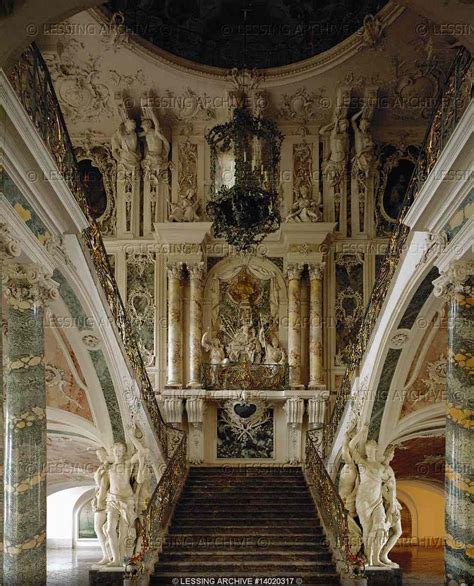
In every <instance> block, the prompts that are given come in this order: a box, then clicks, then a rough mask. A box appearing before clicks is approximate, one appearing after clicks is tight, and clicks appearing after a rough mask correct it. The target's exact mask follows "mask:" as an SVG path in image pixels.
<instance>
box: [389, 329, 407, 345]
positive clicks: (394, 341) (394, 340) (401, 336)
mask: <svg viewBox="0 0 474 586" xmlns="http://www.w3.org/2000/svg"><path fill="white" fill-rule="evenodd" d="M409 339H410V333H409V330H407V331H402V330H398V331H397V332H395V334H394V335H393V336H392V337H391V338H390V347H391V348H395V349H399V348H403V347H404V346H405V345H406V343H407V342H408V340H409Z"/></svg>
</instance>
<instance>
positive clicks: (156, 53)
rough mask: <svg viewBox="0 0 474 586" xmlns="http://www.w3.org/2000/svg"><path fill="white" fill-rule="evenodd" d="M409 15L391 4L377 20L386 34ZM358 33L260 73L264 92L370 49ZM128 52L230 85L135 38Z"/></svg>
mask: <svg viewBox="0 0 474 586" xmlns="http://www.w3.org/2000/svg"><path fill="white" fill-rule="evenodd" d="M404 11H405V7H403V6H400V5H398V4H395V3H393V2H389V3H388V4H387V5H385V6H384V7H383V8H382V9H381V10H380V12H378V13H377V15H376V16H377V18H378V19H379V20H380V22H381V23H382V27H383V29H384V30H385V29H386V28H387V27H388V26H390V25H391V24H392V23H393V22H395V21H396V20H397V19H398V18H399V17H400V16H401V15H402V14H403V12H404ZM89 14H90V15H91V16H92V17H93V18H94V19H95V20H96V21H97V22H99V23H100V24H101V25H107V24H108V23H109V20H110V14H109V13H107V12H106V11H105V10H104V9H103V8H92V9H91V10H89ZM360 30H361V29H359V30H357V31H356V32H355V33H353V34H352V35H351V36H349V37H348V38H347V39H344V40H343V41H341V42H340V43H338V44H337V45H336V46H334V47H332V48H331V49H328V50H327V51H323V52H322V53H320V54H319V55H315V56H314V57H310V58H309V59H304V60H303V61H298V62H297V63H293V64H291V65H284V66H282V67H271V68H266V69H259V70H258V71H259V73H261V74H262V75H263V80H262V82H261V84H260V85H261V87H262V89H264V88H270V87H273V86H275V85H280V84H281V83H288V82H291V83H293V82H298V81H303V80H305V79H307V78H309V77H313V76H315V75H320V74H321V73H323V72H325V71H327V70H329V69H332V68H334V67H336V66H338V65H340V64H341V63H343V62H344V61H347V59H349V58H350V57H352V56H353V55H355V54H356V53H358V52H359V51H361V50H364V49H366V46H365V45H364V41H363V36H362V35H361V34H360ZM127 48H128V49H129V50H130V51H132V52H133V53H135V54H137V55H139V56H141V57H143V58H145V59H147V60H148V61H150V62H153V63H155V64H157V63H158V64H161V65H162V66H163V67H164V68H165V69H168V70H170V71H173V72H175V73H176V72H180V73H181V74H186V75H188V76H190V77H194V78H196V77H198V78H200V79H202V78H207V79H214V80H216V81H222V82H225V83H227V81H228V80H227V76H228V73H229V70H227V69H223V68H221V67H213V66H210V65H202V64H199V63H195V62H193V61H190V60H189V59H184V58H183V57H178V56H176V55H173V54H172V53H170V52H168V51H165V50H164V49H161V48H160V47H157V46H156V45H154V44H153V43H151V42H149V41H147V40H145V39H143V38H141V37H139V36H138V35H135V34H131V35H130V41H129V43H127Z"/></svg>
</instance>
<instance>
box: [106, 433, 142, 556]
mask: <svg viewBox="0 0 474 586" xmlns="http://www.w3.org/2000/svg"><path fill="white" fill-rule="evenodd" d="M135 432H136V428H134V429H132V432H131V433H130V439H131V441H132V443H133V445H134V446H135V448H136V450H137V451H136V452H135V453H134V454H133V455H132V456H131V457H129V455H128V453H127V452H128V450H127V446H126V445H125V444H124V443H123V442H116V443H115V444H114V445H113V446H112V454H113V462H112V463H110V464H109V466H108V476H109V490H108V492H107V499H106V502H107V505H106V512H107V520H106V524H105V535H106V537H107V540H108V545H109V547H110V554H111V560H110V561H109V562H108V563H107V566H122V565H123V562H124V558H125V556H126V555H130V553H131V551H132V550H133V546H134V542H135V537H136V535H135V521H136V519H137V516H138V510H137V509H138V507H137V504H138V503H137V500H138V499H139V492H140V489H141V485H142V484H143V482H144V474H145V469H146V458H147V456H148V454H149V451H148V449H147V448H145V447H144V446H143V445H142V444H141V443H140V441H139V440H138V438H137V437H136V434H135Z"/></svg>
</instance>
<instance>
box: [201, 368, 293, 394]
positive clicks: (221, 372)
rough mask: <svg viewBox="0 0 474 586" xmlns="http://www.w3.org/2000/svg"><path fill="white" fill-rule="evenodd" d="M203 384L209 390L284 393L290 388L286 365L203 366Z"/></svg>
mask: <svg viewBox="0 0 474 586" xmlns="http://www.w3.org/2000/svg"><path fill="white" fill-rule="evenodd" d="M201 373H202V376H201V382H202V386H203V388H204V389H207V390H217V389H224V390H229V391H231V390H240V389H243V390H260V391H270V390H274V391H282V390H283V389H285V388H288V367H287V366H286V365H285V364H249V363H248V362H242V363H240V362H238V363H229V364H207V363H206V364H203V365H202V367H201Z"/></svg>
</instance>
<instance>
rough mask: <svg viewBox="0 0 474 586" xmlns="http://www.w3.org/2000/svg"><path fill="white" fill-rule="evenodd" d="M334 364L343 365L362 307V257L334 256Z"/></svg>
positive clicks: (350, 255) (358, 255) (354, 255)
mask: <svg viewBox="0 0 474 586" xmlns="http://www.w3.org/2000/svg"><path fill="white" fill-rule="evenodd" d="M335 260H336V263H335V264H336V300H335V314H336V364H343V362H344V349H345V348H346V346H347V344H348V342H349V341H350V340H349V336H350V333H351V329H352V327H353V326H354V323H355V320H356V319H357V317H358V315H359V313H360V312H361V311H362V310H363V307H364V277H363V272H364V257H363V255H362V254H361V253H357V254H342V253H337V254H336V258H335Z"/></svg>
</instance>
